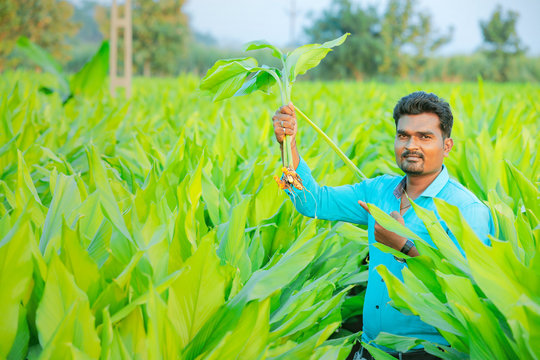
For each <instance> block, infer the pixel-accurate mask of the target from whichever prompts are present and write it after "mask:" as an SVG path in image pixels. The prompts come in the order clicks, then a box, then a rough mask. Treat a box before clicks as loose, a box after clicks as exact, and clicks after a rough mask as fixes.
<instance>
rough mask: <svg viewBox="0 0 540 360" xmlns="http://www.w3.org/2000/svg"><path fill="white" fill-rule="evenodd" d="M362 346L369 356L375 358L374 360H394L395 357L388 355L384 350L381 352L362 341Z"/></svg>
mask: <svg viewBox="0 0 540 360" xmlns="http://www.w3.org/2000/svg"><path fill="white" fill-rule="evenodd" d="M362 346H363V347H364V348H365V349H366V350H367V351H369V353H370V354H371V356H373V357H374V358H375V360H393V359H395V357H393V356H392V355H390V354H388V353H387V352H386V351H384V350H381V349H379V348H377V347H375V346H373V345H370V344H368V343H366V342H364V341H362Z"/></svg>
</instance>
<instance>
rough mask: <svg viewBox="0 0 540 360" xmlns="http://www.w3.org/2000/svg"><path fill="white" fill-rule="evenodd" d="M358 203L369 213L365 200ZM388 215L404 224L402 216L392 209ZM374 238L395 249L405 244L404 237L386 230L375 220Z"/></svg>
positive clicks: (399, 248) (398, 249)
mask: <svg viewBox="0 0 540 360" xmlns="http://www.w3.org/2000/svg"><path fill="white" fill-rule="evenodd" d="M358 203H359V204H360V206H362V208H364V210H366V211H367V212H368V213H369V214H371V212H370V211H369V208H368V206H367V204H366V203H365V202H363V201H361V200H359V201H358ZM390 216H391V217H393V218H394V219H396V220H397V221H399V222H400V223H401V224H402V225H405V220H403V217H402V216H401V214H400V213H398V212H397V211H392V212H391V213H390ZM375 240H376V241H377V242H380V243H381V244H384V245H386V246H389V247H391V248H393V249H396V250H397V251H400V250H401V249H402V248H403V245H405V243H406V242H407V239H406V238H404V237H403V236H399V235H398V234H396V233H395V232H392V231H389V230H386V229H385V228H383V227H382V226H381V225H380V224H379V223H377V222H376V223H375Z"/></svg>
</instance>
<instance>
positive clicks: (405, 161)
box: [394, 113, 453, 176]
mask: <svg viewBox="0 0 540 360" xmlns="http://www.w3.org/2000/svg"><path fill="white" fill-rule="evenodd" d="M439 123H440V122H439V117H438V116H437V115H436V114H433V113H423V114H418V115H403V116H402V117H400V118H399V120H398V124H397V129H396V139H395V141H394V151H395V153H396V163H397V165H398V166H399V167H400V169H401V170H403V172H405V173H406V174H407V175H411V176H420V175H429V174H434V173H437V172H439V171H440V170H441V167H442V163H443V159H444V158H445V157H447V156H448V153H449V152H450V149H452V145H453V141H452V139H450V138H446V139H444V138H443V134H442V131H441V128H440V125H439Z"/></svg>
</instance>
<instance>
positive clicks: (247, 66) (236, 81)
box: [200, 57, 257, 101]
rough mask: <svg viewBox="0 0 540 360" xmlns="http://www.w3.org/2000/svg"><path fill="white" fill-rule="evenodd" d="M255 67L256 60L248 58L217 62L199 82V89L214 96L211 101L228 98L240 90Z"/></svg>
mask: <svg viewBox="0 0 540 360" xmlns="http://www.w3.org/2000/svg"><path fill="white" fill-rule="evenodd" d="M256 67H257V60H255V59H254V58H249V57H248V58H241V59H231V60H218V61H216V63H215V64H214V66H212V67H211V68H210V69H209V70H208V72H207V73H206V76H205V77H204V78H203V79H202V80H201V85H200V88H201V90H208V91H209V92H210V93H211V94H214V98H213V101H219V100H223V99H227V98H230V97H231V96H234V94H236V92H237V91H238V90H240V88H241V87H242V85H243V84H244V81H245V80H246V78H247V76H248V75H249V73H250V72H252V71H254V70H253V68H256Z"/></svg>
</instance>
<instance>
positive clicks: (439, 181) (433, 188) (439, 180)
mask: <svg viewBox="0 0 540 360" xmlns="http://www.w3.org/2000/svg"><path fill="white" fill-rule="evenodd" d="M449 179H450V177H449V175H448V169H446V166H444V165H443V166H442V170H441V172H440V173H439V175H437V177H436V178H435V180H433V182H432V183H431V184H429V186H428V187H427V188H426V190H424V192H423V193H422V194H421V195H420V196H425V197H435V196H437V194H438V193H439V192H440V191H441V190H442V188H443V187H444V186H445V185H446V183H447V182H448V180H449ZM406 184H407V176H406V175H405V176H404V177H403V178H402V179H401V181H400V182H399V183H398V184H397V186H396V188H395V189H394V196H395V197H396V199H399V198H400V197H401V195H402V194H403V190H404V189H405V185H406Z"/></svg>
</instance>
